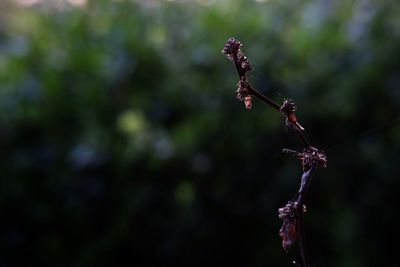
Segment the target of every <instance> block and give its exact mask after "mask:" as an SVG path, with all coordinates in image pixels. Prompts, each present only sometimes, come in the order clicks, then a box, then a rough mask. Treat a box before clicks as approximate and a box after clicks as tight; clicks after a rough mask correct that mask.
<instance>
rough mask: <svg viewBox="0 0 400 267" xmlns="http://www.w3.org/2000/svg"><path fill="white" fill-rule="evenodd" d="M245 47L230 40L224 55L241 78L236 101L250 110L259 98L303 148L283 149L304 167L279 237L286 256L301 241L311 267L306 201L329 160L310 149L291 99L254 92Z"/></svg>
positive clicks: (282, 212)
mask: <svg viewBox="0 0 400 267" xmlns="http://www.w3.org/2000/svg"><path fill="white" fill-rule="evenodd" d="M241 47H242V43H241V42H239V41H238V40H237V39H235V38H230V39H229V40H228V41H227V42H226V44H225V46H224V48H223V50H222V53H223V54H225V55H226V56H227V57H228V58H229V59H230V60H231V61H232V62H233V63H234V64H235V68H236V71H237V73H238V75H239V82H238V84H237V90H236V93H237V98H238V99H239V100H241V101H243V102H244V104H245V106H246V109H251V107H252V101H253V97H256V98H258V99H260V100H261V101H263V102H264V103H266V104H267V105H269V106H271V107H272V108H273V109H275V110H276V111H278V112H279V113H281V114H282V115H283V116H284V118H285V125H286V126H287V127H288V128H291V129H293V130H294V131H295V132H296V133H297V135H298V136H299V138H300V141H301V142H302V144H303V145H304V147H305V148H304V149H303V151H302V152H297V151H294V150H290V149H286V148H285V149H283V152H284V153H286V154H290V155H293V156H295V157H296V158H297V159H299V160H300V161H301V163H302V167H303V175H302V176H301V182H300V189H299V191H298V192H297V193H296V194H295V196H294V197H293V199H292V200H291V201H288V203H287V204H286V205H285V206H284V207H282V208H280V209H279V210H278V214H279V218H280V219H282V220H283V225H282V228H281V229H280V230H279V236H280V237H281V238H282V247H283V249H284V250H285V251H286V252H287V251H288V250H289V249H290V248H291V247H292V246H293V244H294V243H295V242H296V240H298V242H299V246H300V253H301V257H302V261H303V265H304V267H309V266H310V263H309V257H308V252H307V248H306V243H305V234H304V226H303V221H304V219H303V218H304V213H305V212H306V206H305V199H306V196H307V192H308V188H309V185H310V182H311V178H312V176H313V175H314V173H315V172H316V170H317V169H318V168H321V167H326V163H327V159H326V155H325V153H324V152H323V151H320V150H318V149H317V148H315V147H313V146H311V144H310V142H309V141H308V140H307V138H306V136H305V134H304V131H305V129H304V127H303V126H301V124H300V123H299V122H298V120H297V118H296V115H295V113H294V112H295V111H296V106H295V103H294V101H293V100H292V99H285V100H284V101H283V104H282V105H278V104H277V103H275V102H274V101H273V100H271V99H270V98H268V97H267V96H265V95H263V94H262V93H260V92H259V91H257V90H256V89H254V88H253V87H252V86H251V85H250V83H249V81H248V79H247V76H246V74H247V72H248V71H250V70H251V69H252V66H251V64H250V61H249V60H248V59H247V57H246V56H245V55H244V53H243V52H242V51H241Z"/></svg>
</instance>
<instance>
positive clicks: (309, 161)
mask: <svg viewBox="0 0 400 267" xmlns="http://www.w3.org/2000/svg"><path fill="white" fill-rule="evenodd" d="M300 159H301V161H302V165H303V169H309V168H311V167H312V166H315V167H317V168H325V167H326V164H327V162H328V159H327V158H326V154H325V153H324V152H323V151H320V150H318V149H316V148H315V147H313V146H309V147H307V148H305V149H304V150H303V153H301V156H300Z"/></svg>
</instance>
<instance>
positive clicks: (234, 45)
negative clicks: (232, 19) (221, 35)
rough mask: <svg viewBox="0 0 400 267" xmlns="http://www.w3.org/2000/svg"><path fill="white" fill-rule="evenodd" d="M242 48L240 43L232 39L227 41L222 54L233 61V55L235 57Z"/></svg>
mask: <svg viewBox="0 0 400 267" xmlns="http://www.w3.org/2000/svg"><path fill="white" fill-rule="evenodd" d="M241 46H242V43H241V42H239V41H238V40H236V39H235V38H234V37H231V38H229V39H228V41H227V42H226V43H225V46H224V48H223V49H222V51H221V52H222V53H223V54H225V55H226V56H227V57H228V58H229V59H230V60H233V59H234V56H233V55H236V54H237V53H238V51H239V49H240V47H241Z"/></svg>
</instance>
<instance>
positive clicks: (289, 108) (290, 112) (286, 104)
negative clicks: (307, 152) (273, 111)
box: [280, 99, 304, 131]
mask: <svg viewBox="0 0 400 267" xmlns="http://www.w3.org/2000/svg"><path fill="white" fill-rule="evenodd" d="M296 110H297V108H296V106H295V104H294V102H293V100H292V99H285V100H284V101H283V104H282V106H281V108H280V112H281V113H282V114H283V115H284V116H285V117H286V119H285V125H286V127H290V128H293V129H295V130H296V131H304V127H303V126H301V125H300V123H298V121H297V118H296V115H295V114H294V112H295V111H296Z"/></svg>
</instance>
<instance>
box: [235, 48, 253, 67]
mask: <svg viewBox="0 0 400 267" xmlns="http://www.w3.org/2000/svg"><path fill="white" fill-rule="evenodd" d="M237 54H238V63H239V64H240V67H241V68H242V69H243V71H250V70H251V68H252V67H251V64H250V61H249V60H248V59H247V57H246V56H245V55H244V54H243V53H242V51H240V50H239V51H238V53H237Z"/></svg>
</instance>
